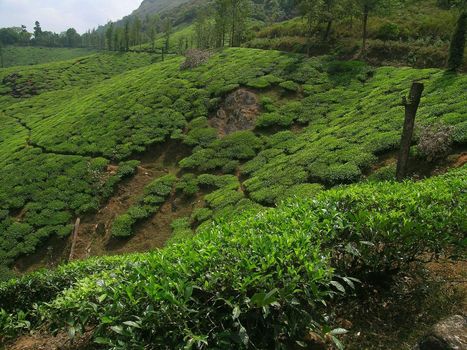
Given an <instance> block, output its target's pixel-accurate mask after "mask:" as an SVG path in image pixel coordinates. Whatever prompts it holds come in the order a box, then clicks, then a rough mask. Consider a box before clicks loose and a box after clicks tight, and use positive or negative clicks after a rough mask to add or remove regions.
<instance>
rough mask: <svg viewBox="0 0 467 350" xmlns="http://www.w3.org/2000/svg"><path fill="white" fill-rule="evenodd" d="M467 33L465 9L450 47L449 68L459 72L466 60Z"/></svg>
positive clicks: (466, 13)
mask: <svg viewBox="0 0 467 350" xmlns="http://www.w3.org/2000/svg"><path fill="white" fill-rule="evenodd" d="M466 31H467V10H465V9H463V10H462V12H461V14H460V15H459V18H458V20H457V23H456V27H455V29H454V32H453V34H452V38H451V43H450V45H449V57H448V68H449V69H450V70H453V71H455V70H457V69H459V67H460V66H461V65H462V62H463V59H464V48H465V40H466V37H465V36H466V34H465V33H466Z"/></svg>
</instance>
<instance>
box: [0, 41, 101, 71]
mask: <svg viewBox="0 0 467 350" xmlns="http://www.w3.org/2000/svg"><path fill="white" fill-rule="evenodd" d="M93 51H94V50H91V49H81V48H74V49H72V48H54V47H16V46H9V47H6V48H5V49H4V53H3V56H4V57H3V60H4V66H5V67H13V66H28V65H35V64H42V63H49V62H55V61H64V60H69V59H73V58H77V57H82V56H88V55H90V54H92V53H94V52H93Z"/></svg>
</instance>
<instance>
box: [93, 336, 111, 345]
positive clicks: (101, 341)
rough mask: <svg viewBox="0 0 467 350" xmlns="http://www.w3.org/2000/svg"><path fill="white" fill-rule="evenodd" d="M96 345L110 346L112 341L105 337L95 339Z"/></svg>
mask: <svg viewBox="0 0 467 350" xmlns="http://www.w3.org/2000/svg"><path fill="white" fill-rule="evenodd" d="M94 343H96V344H102V345H110V339H108V338H104V337H97V338H96V339H94Z"/></svg>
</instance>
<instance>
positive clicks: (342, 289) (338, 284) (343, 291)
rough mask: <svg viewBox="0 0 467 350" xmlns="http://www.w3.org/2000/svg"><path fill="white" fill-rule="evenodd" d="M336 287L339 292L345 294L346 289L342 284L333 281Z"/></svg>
mask: <svg viewBox="0 0 467 350" xmlns="http://www.w3.org/2000/svg"><path fill="white" fill-rule="evenodd" d="M330 283H331V284H332V285H333V286H334V287H336V289H337V290H338V291H339V292H342V293H345V288H344V286H343V285H342V284H340V283H339V282H337V281H331V282H330Z"/></svg>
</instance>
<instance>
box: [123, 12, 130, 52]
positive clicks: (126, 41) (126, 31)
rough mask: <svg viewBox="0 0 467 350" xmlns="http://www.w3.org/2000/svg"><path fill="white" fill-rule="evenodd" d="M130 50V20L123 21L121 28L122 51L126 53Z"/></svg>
mask: <svg viewBox="0 0 467 350" xmlns="http://www.w3.org/2000/svg"><path fill="white" fill-rule="evenodd" d="M129 49H130V20H129V19H127V20H126V21H125V25H124V27H123V50H124V51H128V50H129Z"/></svg>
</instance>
